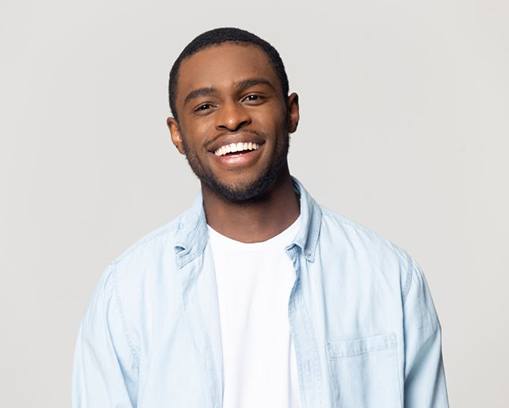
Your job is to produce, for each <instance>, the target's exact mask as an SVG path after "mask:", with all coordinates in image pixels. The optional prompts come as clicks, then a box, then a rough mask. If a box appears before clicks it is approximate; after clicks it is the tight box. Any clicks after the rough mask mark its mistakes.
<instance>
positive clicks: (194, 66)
mask: <svg viewBox="0 0 509 408" xmlns="http://www.w3.org/2000/svg"><path fill="white" fill-rule="evenodd" d="M254 77H256V78H260V77H262V78H265V79H267V80H269V81H270V82H271V83H272V84H273V85H274V88H276V89H277V87H278V86H279V85H278V77H277V75H276V73H275V71H274V69H273V67H272V65H271V62H270V59H269V57H268V55H267V54H265V52H264V51H263V50H262V49H261V48H260V47H258V46H256V45H252V44H247V45H246V44H236V43H229V42H227V43H222V44H219V45H213V46H210V47H207V48H205V49H203V50H200V51H198V52H197V53H196V54H193V55H191V56H190V57H187V58H185V59H184V60H183V61H182V63H181V65H180V68H179V74H178V80H177V82H178V87H177V88H178V89H177V100H179V99H180V98H183V95H185V94H186V93H187V92H188V91H190V90H193V89H196V88H201V87H214V88H218V89H221V88H223V89H228V87H231V86H233V84H234V83H235V82H238V81H239V80H243V79H249V78H254Z"/></svg>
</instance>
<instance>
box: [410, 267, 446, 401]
mask: <svg viewBox="0 0 509 408" xmlns="http://www.w3.org/2000/svg"><path fill="white" fill-rule="evenodd" d="M406 287H407V289H406V291H405V296H404V298H403V301H404V307H403V311H404V335H405V389H404V398H405V408H444V407H445V408H447V407H448V406H449V403H448V396H447V386H446V379H445V373H444V365H443V360H442V338H441V326H440V322H439V320H438V316H437V313H436V310H435V307H434V305H433V300H432V298H431V293H430V290H429V287H428V284H427V282H426V279H425V278H424V274H423V272H422V269H421V268H420V266H419V265H418V264H417V263H415V262H414V261H413V260H412V263H411V270H410V272H409V274H408V279H407V285H406Z"/></svg>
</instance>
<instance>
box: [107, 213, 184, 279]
mask: <svg viewBox="0 0 509 408" xmlns="http://www.w3.org/2000/svg"><path fill="white" fill-rule="evenodd" d="M189 212H190V209H186V210H185V211H183V212H181V213H180V214H178V215H177V216H176V217H174V218H173V219H172V220H170V221H168V222H166V223H164V224H162V225H160V226H159V227H157V228H155V229H153V230H152V231H150V232H148V233H147V234H145V235H144V236H142V237H141V238H139V239H137V240H136V241H135V242H134V243H132V244H131V245H130V246H129V247H127V248H126V249H124V250H123V251H122V252H121V253H120V254H119V255H117V256H116V257H115V258H114V259H113V260H112V261H111V263H110V266H112V267H113V268H114V269H117V270H126V269H133V268H136V269H137V270H143V269H145V268H146V267H149V266H150V265H152V264H156V263H158V262H160V261H161V259H162V258H165V259H167V258H168V257H170V258H171V257H172V256H174V246H175V242H176V237H177V232H178V231H179V229H180V228H181V227H182V223H183V222H185V219H186V217H187V216H188V214H189Z"/></svg>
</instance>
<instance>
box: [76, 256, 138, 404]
mask: <svg viewBox="0 0 509 408" xmlns="http://www.w3.org/2000/svg"><path fill="white" fill-rule="evenodd" d="M112 272H113V266H111V265H110V267H108V268H107V269H106V271H105V272H104V273H103V276H102V277H101V279H100V281H99V284H98V285H97V287H96V289H95V292H94V294H93V296H92V299H91V301H90V303H89V305H88V309H87V311H86V314H85V317H84V318H83V320H82V322H81V326H80V329H79V334H78V339H77V342H76V349H75V353H74V366H73V376H72V407H73V408H98V407H101V408H108V407H112V408H113V407H126V408H135V407H136V388H137V384H136V382H137V362H136V361H137V359H136V356H135V352H134V350H133V347H132V344H131V343H130V341H129V339H128V337H127V333H126V329H125V324H124V320H123V315H122V311H121V309H120V303H119V299H118V297H117V295H116V292H115V287H114V280H113V273H112Z"/></svg>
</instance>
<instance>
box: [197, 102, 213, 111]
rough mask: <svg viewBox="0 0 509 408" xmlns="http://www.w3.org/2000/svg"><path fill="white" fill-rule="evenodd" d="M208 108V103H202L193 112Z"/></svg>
mask: <svg viewBox="0 0 509 408" xmlns="http://www.w3.org/2000/svg"><path fill="white" fill-rule="evenodd" d="M209 107H210V103H204V104H202V105H200V106H198V107H197V108H196V109H195V112H198V111H204V110H207V109H208V108H209Z"/></svg>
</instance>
